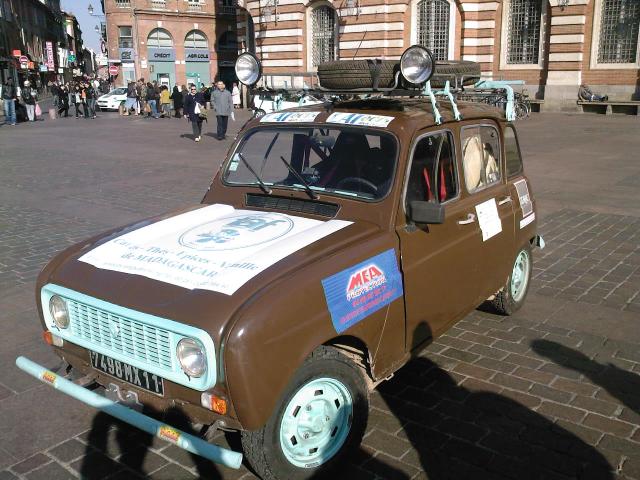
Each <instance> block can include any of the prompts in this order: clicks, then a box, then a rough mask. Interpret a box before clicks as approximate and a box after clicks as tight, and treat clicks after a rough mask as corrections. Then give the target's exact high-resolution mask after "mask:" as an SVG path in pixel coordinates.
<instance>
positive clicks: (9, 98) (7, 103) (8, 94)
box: [2, 78, 18, 125]
mask: <svg viewBox="0 0 640 480" xmlns="http://www.w3.org/2000/svg"><path fill="white" fill-rule="evenodd" d="M17 97H18V95H17V92H16V87H15V86H14V85H13V78H7V80H5V82H4V84H3V85H2V103H3V106H4V123H8V124H9V125H15V124H16V98H17Z"/></svg>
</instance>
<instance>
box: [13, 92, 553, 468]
mask: <svg viewBox="0 0 640 480" xmlns="http://www.w3.org/2000/svg"><path fill="white" fill-rule="evenodd" d="M438 107H439V111H440V114H441V115H442V123H441V124H437V123H436V121H435V120H434V109H433V107H432V104H431V102H430V101H429V99H428V98H425V97H417V98H403V97H386V98H372V99H368V100H353V101H344V102H338V103H333V104H326V105H313V106H308V107H304V108H299V109H294V110H288V111H284V112H277V113H273V114H268V115H266V116H264V117H262V118H260V119H254V120H252V121H251V122H250V123H249V124H248V125H246V127H245V128H244V129H243V131H242V132H241V134H240V135H239V136H238V138H237V140H236V141H235V143H234V145H233V147H232V148H231V150H230V153H229V156H228V158H227V160H226V161H225V163H224V164H223V166H222V168H221V169H220V171H219V172H218V173H217V175H216V176H215V178H214V179H213V182H212V184H211V186H210V188H209V190H208V191H207V193H206V195H205V196H204V198H203V200H202V203H201V204H200V205H197V206H193V207H190V208H187V209H183V210H180V211H178V212H173V213H171V214H167V215H164V216H162V217H158V218H152V219H148V220H144V221H141V222H138V223H135V224H132V225H129V226H127V227H122V228H117V229H114V230H112V231H110V232H107V233H106V234H103V235H100V236H97V237H94V238H92V239H89V240H87V241H85V242H82V243H80V244H78V245H75V246H73V247H71V248H69V249H67V250H66V251H64V252H63V253H61V254H60V255H58V256H57V257H56V258H55V259H54V260H53V261H51V262H50V263H49V264H48V265H47V266H46V267H45V269H44V270H43V271H42V273H41V274H40V276H39V278H38V282H37V300H38V305H39V312H40V316H41V320H42V324H43V327H44V329H45V339H46V340H47V341H48V342H49V343H50V344H52V345H53V346H54V349H55V351H56V353H57V354H58V355H59V356H60V357H62V358H63V359H64V360H65V361H66V362H67V363H68V364H69V368H68V369H67V375H66V377H63V376H60V375H57V374H55V373H53V372H50V371H48V370H46V369H43V368H42V367H39V366H37V365H36V364H33V362H30V361H29V360H26V359H24V358H21V359H19V360H18V364H19V365H20V366H21V368H23V369H24V370H27V371H29V372H30V373H32V374H33V375H35V376H38V377H39V378H40V379H42V380H43V381H45V382H49V383H51V384H53V385H54V386H55V387H56V388H58V389H60V390H62V391H65V392H66V393H69V394H70V395H73V396H74V397H76V398H79V399H81V400H83V401H85V402H86V403H88V404H90V405H93V406H96V407H98V408H101V409H103V410H105V411H107V412H108V413H111V414H113V415H115V416H117V417H118V418H122V419H123V420H125V421H128V422H129V423H132V424H134V425H136V426H139V427H140V428H143V429H145V430H146V431H149V432H151V433H155V434H157V435H159V436H160V437H161V438H164V439H166V440H168V441H171V442H174V443H176V444H177V445H179V446H181V447H183V448H186V449H188V450H190V451H192V452H195V453H198V454H201V455H203V456H205V457H207V458H210V459H212V460H214V461H218V462H221V463H224V464H225V465H229V466H234V467H238V466H239V465H240V461H241V459H242V456H241V454H239V453H238V452H231V451H229V450H225V449H221V448H219V447H216V446H213V445H211V444H208V443H206V442H205V441H203V440H201V439H199V438H198V437H194V436H191V435H188V434H186V433H184V432H181V431H179V430H177V429H175V428H172V427H171V426H168V425H165V424H162V423H161V422H157V421H155V420H153V419H151V418H150V417H147V416H144V415H142V414H141V413H138V412H136V411H135V407H140V406H149V407H152V408H153V409H154V410H155V411H158V412H162V411H166V410H167V409H169V408H178V409H180V410H181V411H182V412H183V413H184V414H185V415H186V416H187V417H188V418H189V419H190V420H192V421H193V422H194V423H200V424H205V425H211V429H210V430H215V429H220V428H221V429H225V430H232V431H240V432H241V437H242V446H243V452H244V455H245V456H246V458H247V460H248V462H249V463H250V465H251V466H252V467H253V468H254V470H255V471H256V472H257V473H258V474H259V475H260V476H261V477H262V478H265V479H301V478H310V477H312V476H314V475H316V474H317V473H319V472H322V471H325V470H327V469H330V468H331V467H332V466H335V465H336V464H339V463H340V461H341V458H343V455H344V454H345V453H346V452H347V451H348V449H349V448H352V447H354V446H357V445H358V444H359V443H360V441H361V438H362V435H363V432H364V430H365V426H366V423H367V416H368V410H369V403H368V398H369V391H370V390H371V389H373V388H375V387H376V385H377V384H378V383H380V382H381V381H383V380H384V379H386V378H388V377H389V376H390V375H391V374H392V373H393V372H395V371H396V370H398V369H399V368H400V367H401V366H402V365H403V364H404V363H405V362H406V361H407V360H408V359H409V358H410V356H411V354H412V351H414V350H415V349H419V348H421V347H422V346H424V345H425V344H427V343H428V342H430V341H431V340H432V339H433V338H435V337H437V336H438V335H440V334H442V333H443V332H445V331H446V330H447V329H448V328H449V327H451V326H452V325H453V324H454V323H455V322H457V321H458V320H460V319H461V318H463V317H464V316H465V315H467V314H468V313H469V312H471V311H472V310H473V309H474V308H476V307H477V306H478V305H480V304H481V303H483V302H485V301H486V300H487V299H489V300H490V301H491V302H492V303H493V305H494V307H495V309H496V310H497V311H499V312H501V313H503V314H511V313H512V312H514V311H515V310H517V309H518V308H519V307H520V306H521V305H522V304H523V302H524V300H525V297H526V294H527V289H528V286H529V280H530V277H531V270H532V255H531V251H532V248H533V247H534V246H536V245H539V244H540V243H541V239H540V238H539V237H538V236H537V234H536V212H535V202H534V200H533V197H532V195H531V185H530V183H529V181H528V180H527V178H526V176H525V174H524V170H523V164H522V160H521V156H520V149H519V147H518V141H517V135H516V132H515V128H514V126H513V124H511V123H510V122H507V121H505V119H504V115H503V114H502V113H501V112H500V111H498V110H496V109H494V108H492V107H488V106H482V105H478V104H460V105H458V106H457V107H458V109H459V113H460V114H461V117H462V119H461V120H456V119H455V116H456V111H455V109H454V108H453V105H452V103H451V102H449V101H448V100H441V99H439V100H438ZM72 380H73V381H75V383H73V382H72ZM91 383H97V384H98V385H101V386H103V387H105V388H106V390H107V394H108V395H107V397H108V398H103V397H99V396H98V395H97V394H95V393H93V392H91V391H89V390H88V389H86V388H82V387H80V386H78V385H79V384H81V385H89V384H91ZM85 392H86V393H85ZM109 398H110V399H111V400H110V399H109ZM112 400H113V401H112ZM122 403H125V404H127V405H128V406H129V407H133V408H128V407H124V406H122Z"/></svg>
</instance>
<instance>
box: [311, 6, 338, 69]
mask: <svg viewBox="0 0 640 480" xmlns="http://www.w3.org/2000/svg"><path fill="white" fill-rule="evenodd" d="M335 59H336V12H335V10H334V9H333V8H331V7H329V6H326V5H323V6H320V7H316V8H314V9H313V10H312V11H311V60H312V64H313V66H314V67H316V66H317V65H318V64H319V63H323V62H330V61H331V60H335Z"/></svg>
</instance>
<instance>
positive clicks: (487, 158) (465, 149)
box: [460, 125, 500, 192]
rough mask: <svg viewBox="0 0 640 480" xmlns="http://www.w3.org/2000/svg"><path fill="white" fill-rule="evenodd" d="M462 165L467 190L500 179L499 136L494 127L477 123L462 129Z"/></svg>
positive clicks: (484, 186) (486, 185) (483, 186)
mask: <svg viewBox="0 0 640 480" xmlns="http://www.w3.org/2000/svg"><path fill="white" fill-rule="evenodd" d="M460 140H461V144H462V159H463V160H462V165H463V169H464V183H465V185H466V186H467V191H468V192H475V191H477V190H482V189H483V188H486V187H488V186H489V185H492V184H494V183H496V182H499V181H500V137H499V135H498V131H497V130H496V129H495V128H494V127H490V126H488V125H478V126H477V127H465V128H463V129H462V135H461V139H460Z"/></svg>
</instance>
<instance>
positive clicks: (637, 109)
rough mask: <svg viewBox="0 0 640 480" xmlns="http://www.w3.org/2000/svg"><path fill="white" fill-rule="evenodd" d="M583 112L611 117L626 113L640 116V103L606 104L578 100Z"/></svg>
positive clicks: (618, 102) (620, 102) (607, 102)
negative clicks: (614, 114)
mask: <svg viewBox="0 0 640 480" xmlns="http://www.w3.org/2000/svg"><path fill="white" fill-rule="evenodd" d="M576 103H577V104H578V108H579V109H580V111H581V112H583V113H587V112H595V113H604V114H605V115H611V114H612V113H624V114H627V115H639V114H640V101H615V100H608V101H606V102H587V101H584V100H578V101H577V102H576Z"/></svg>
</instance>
